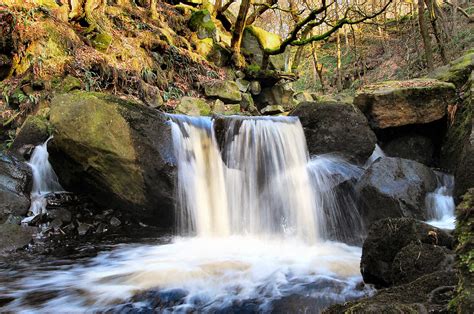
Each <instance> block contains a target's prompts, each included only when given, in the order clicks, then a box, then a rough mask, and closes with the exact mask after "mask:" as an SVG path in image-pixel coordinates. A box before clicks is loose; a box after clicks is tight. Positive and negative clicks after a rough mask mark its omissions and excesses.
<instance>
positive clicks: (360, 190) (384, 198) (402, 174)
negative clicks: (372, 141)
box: [356, 157, 437, 227]
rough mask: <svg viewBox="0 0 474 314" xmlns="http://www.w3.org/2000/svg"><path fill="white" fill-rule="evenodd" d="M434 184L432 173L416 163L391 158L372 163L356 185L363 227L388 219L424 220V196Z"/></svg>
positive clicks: (434, 178)
mask: <svg viewBox="0 0 474 314" xmlns="http://www.w3.org/2000/svg"><path fill="white" fill-rule="evenodd" d="M436 185H437V183H436V175H435V173H434V172H433V171H432V170H431V169H430V168H428V167H426V166H424V165H422V164H420V163H418V162H416V161H412V160H407V159H401V158H393V157H386V158H381V159H378V160H376V161H375V162H374V163H373V164H372V165H371V166H370V167H369V168H368V169H367V171H366V172H365V173H364V174H363V175H362V177H361V178H360V180H359V181H358V182H357V185H356V192H357V194H358V208H359V211H360V213H361V216H362V219H363V220H364V223H365V225H366V226H367V227H369V226H370V225H371V224H372V223H374V222H375V221H377V220H379V219H383V218H388V217H394V218H395V217H413V218H417V219H421V220H425V219H426V217H427V213H426V212H425V196H426V193H428V192H432V191H434V189H435V188H436Z"/></svg>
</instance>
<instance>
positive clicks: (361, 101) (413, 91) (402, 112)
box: [354, 79, 455, 129]
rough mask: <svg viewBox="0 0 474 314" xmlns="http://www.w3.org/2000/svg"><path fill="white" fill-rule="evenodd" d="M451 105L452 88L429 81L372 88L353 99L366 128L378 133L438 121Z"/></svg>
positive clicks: (380, 85) (394, 82)
mask: <svg viewBox="0 0 474 314" xmlns="http://www.w3.org/2000/svg"><path fill="white" fill-rule="evenodd" d="M454 103H455V87H454V85H453V84H451V83H446V82H441V81H438V80H433V79H416V80H410V81H391V82H382V83H378V84H373V85H369V86H366V87H364V88H363V89H362V90H360V91H359V92H358V93H357V95H356V97H355V98H354V104H355V105H356V106H357V107H359V108H360V109H361V110H362V112H363V113H364V114H365V115H366V116H367V119H368V120H369V123H370V125H371V126H372V127H373V128H379V129H384V128H388V127H399V126H403V125H409V124H424V123H428V122H432V121H436V120H439V119H441V118H443V117H444V116H445V115H446V113H447V108H448V106H449V105H453V104H454Z"/></svg>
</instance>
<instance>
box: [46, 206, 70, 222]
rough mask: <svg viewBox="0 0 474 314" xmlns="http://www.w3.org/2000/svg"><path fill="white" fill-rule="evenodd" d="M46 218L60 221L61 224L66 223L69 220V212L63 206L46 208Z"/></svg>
mask: <svg viewBox="0 0 474 314" xmlns="http://www.w3.org/2000/svg"><path fill="white" fill-rule="evenodd" d="M46 215H47V217H48V219H50V220H53V221H54V220H58V221H60V222H61V225H62V224H67V223H69V222H71V218H72V216H71V212H70V211H68V210H67V209H65V208H59V209H51V210H48V212H47V213H46Z"/></svg>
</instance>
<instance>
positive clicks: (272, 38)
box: [241, 25, 285, 70]
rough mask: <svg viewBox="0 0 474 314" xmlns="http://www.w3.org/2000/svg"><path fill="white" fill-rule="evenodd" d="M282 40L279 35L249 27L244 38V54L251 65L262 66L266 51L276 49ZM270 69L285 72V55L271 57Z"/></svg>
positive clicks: (252, 26)
mask: <svg viewBox="0 0 474 314" xmlns="http://www.w3.org/2000/svg"><path fill="white" fill-rule="evenodd" d="M281 42H282V40H281V37H280V36H279V35H277V34H274V33H270V32H267V31H266V30H264V29H262V28H260V27H257V26H254V25H251V26H247V27H246V28H245V30H244V34H243V36H242V45H241V47H242V53H243V54H244V56H245V57H246V59H247V61H248V63H249V64H252V65H256V66H261V65H262V62H263V54H264V51H265V49H276V48H278V47H279V46H280V44H281ZM269 68H270V69H273V70H284V68H285V57H284V54H280V55H275V56H269Z"/></svg>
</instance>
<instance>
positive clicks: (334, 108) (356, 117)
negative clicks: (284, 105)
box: [291, 102, 376, 165]
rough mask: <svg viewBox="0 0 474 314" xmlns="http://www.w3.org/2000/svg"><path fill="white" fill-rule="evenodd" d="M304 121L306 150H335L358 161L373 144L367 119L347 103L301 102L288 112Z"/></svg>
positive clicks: (370, 151)
mask: <svg viewBox="0 0 474 314" xmlns="http://www.w3.org/2000/svg"><path fill="white" fill-rule="evenodd" d="M291 115H293V116H298V117H299V119H300V121H301V124H302V125H303V128H304V132H305V136H306V141H307V143H308V150H309V153H310V154H312V155H318V154H325V153H336V154H339V155H341V156H343V157H345V158H347V159H348V160H349V161H351V162H354V163H357V164H359V165H361V164H364V163H365V161H366V160H367V158H369V156H370V155H371V154H372V151H373V150H374V148H375V143H376V137H375V134H374V133H373V132H372V130H371V129H370V128H369V126H368V123H367V119H366V118H365V117H364V115H363V114H362V113H361V112H360V111H359V110H358V109H357V108H354V107H352V106H350V105H346V104H342V103H337V102H321V103H317V102H303V103H301V104H300V105H298V107H296V108H295V110H293V111H292V112H291Z"/></svg>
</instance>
